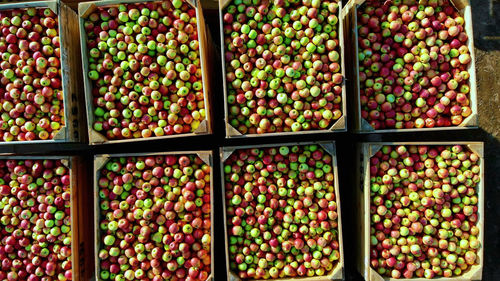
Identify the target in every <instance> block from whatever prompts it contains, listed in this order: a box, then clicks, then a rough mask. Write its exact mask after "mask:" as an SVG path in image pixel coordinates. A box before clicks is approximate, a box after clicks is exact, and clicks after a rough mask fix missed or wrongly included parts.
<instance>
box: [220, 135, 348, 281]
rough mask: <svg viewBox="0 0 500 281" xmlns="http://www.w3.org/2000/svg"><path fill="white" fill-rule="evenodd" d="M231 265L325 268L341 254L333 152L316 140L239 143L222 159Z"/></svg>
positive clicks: (260, 273)
mask: <svg viewBox="0 0 500 281" xmlns="http://www.w3.org/2000/svg"><path fill="white" fill-rule="evenodd" d="M224 180H225V185H224V187H225V199H226V214H227V219H228V220H227V225H228V229H227V232H228V233H227V235H228V242H229V245H228V247H229V248H228V249H229V257H228V258H229V262H230V270H231V271H232V272H234V273H236V274H237V276H238V277H239V278H241V279H247V278H250V279H277V278H291V277H312V276H325V275H328V274H330V273H331V271H332V270H333V268H334V267H335V266H336V265H337V264H338V262H339V260H340V258H341V257H340V255H341V253H340V250H339V240H338V233H339V231H340V230H339V226H338V210H337V200H338V198H336V195H335V187H334V174H333V167H332V157H331V156H330V155H329V154H328V153H327V152H326V151H324V150H323V148H322V147H320V146H318V145H301V146H297V145H294V146H281V147H272V148H262V149H260V148H253V149H239V150H236V151H235V152H234V153H233V154H232V155H231V156H230V157H229V158H228V159H227V160H226V161H225V162H224Z"/></svg>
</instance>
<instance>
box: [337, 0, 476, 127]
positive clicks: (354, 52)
mask: <svg viewBox="0 0 500 281" xmlns="http://www.w3.org/2000/svg"><path fill="white" fill-rule="evenodd" d="M449 1H450V2H451V3H452V4H453V5H454V6H455V8H457V10H458V11H459V13H460V15H462V16H463V17H464V19H465V32H466V33H467V36H468V37H469V40H468V41H467V47H468V48H469V52H470V56H471V58H472V60H471V63H470V64H469V67H468V69H467V71H468V72H469V74H470V78H469V86H470V93H469V100H470V104H471V109H472V114H471V115H470V116H469V117H467V118H465V119H464V120H463V121H462V123H461V124H460V125H459V126H450V127H434V128H411V129H383V130H375V129H374V128H373V127H372V126H371V125H370V124H369V123H368V121H366V120H365V119H363V118H361V102H360V82H359V63H358V53H359V45H358V29H357V22H358V17H357V9H358V7H359V6H361V5H362V4H363V3H364V2H365V0H349V2H348V3H347V5H346V7H345V9H344V10H345V11H343V13H344V20H345V25H346V26H347V27H346V29H347V30H348V31H346V32H347V34H348V35H347V36H346V41H347V45H349V46H354V48H350V54H349V55H348V58H350V60H351V61H352V63H353V65H354V68H351V69H349V74H348V79H349V80H351V81H352V85H350V86H351V87H350V88H349V89H352V93H350V95H351V96H352V97H353V104H352V108H351V110H352V112H354V114H353V115H354V117H353V119H354V131H355V132H356V133H396V132H422V131H443V130H458V129H476V128H477V127H478V124H479V123H478V122H479V121H478V110H477V82H476V63H475V61H476V55H475V50H474V32H473V30H472V11H471V6H470V3H469V0H449Z"/></svg>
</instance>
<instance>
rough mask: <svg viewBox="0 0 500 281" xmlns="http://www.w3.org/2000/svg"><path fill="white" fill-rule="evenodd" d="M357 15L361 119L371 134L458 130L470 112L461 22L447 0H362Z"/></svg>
mask: <svg viewBox="0 0 500 281" xmlns="http://www.w3.org/2000/svg"><path fill="white" fill-rule="evenodd" d="M417 2H418V3H417ZM357 16H358V23H357V28H358V35H359V37H358V46H359V54H358V60H359V82H360V103H361V117H362V118H363V119H365V120H367V121H368V122H369V124H370V125H371V126H372V127H373V128H374V129H375V130H378V129H410V128H434V127H450V126H459V125H460V124H462V122H463V121H464V120H465V119H466V118H467V117H469V116H470V115H471V114H472V113H473V112H472V109H471V104H470V102H471V101H470V97H469V93H470V91H471V88H470V83H469V79H470V75H471V74H470V73H469V72H468V71H467V69H468V67H469V65H470V63H471V60H472V59H471V50H469V48H468V44H467V43H468V36H467V33H466V31H465V24H466V23H465V20H464V18H463V17H462V16H461V15H460V14H459V13H458V11H457V10H456V9H455V7H454V6H453V5H452V4H451V3H450V1H449V0H424V1H414V0H413V1H401V0H390V1H373V0H368V1H366V2H365V3H364V4H362V5H361V6H360V8H359V9H358V13H357ZM467 24H471V23H467Z"/></svg>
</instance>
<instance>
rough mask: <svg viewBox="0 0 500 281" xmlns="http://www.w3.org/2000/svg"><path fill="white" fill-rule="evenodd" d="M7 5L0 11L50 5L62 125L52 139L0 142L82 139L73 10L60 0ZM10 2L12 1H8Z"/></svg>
mask: <svg viewBox="0 0 500 281" xmlns="http://www.w3.org/2000/svg"><path fill="white" fill-rule="evenodd" d="M7 2H9V4H0V11H4V10H12V9H23V8H50V9H51V10H52V11H53V12H54V13H55V14H57V15H58V18H59V30H58V32H59V37H60V42H61V57H60V61H61V81H62V90H63V100H64V102H63V104H64V120H65V125H64V126H62V127H61V129H60V131H59V132H58V133H57V134H56V135H55V136H54V138H53V139H47V140H33V141H12V142H4V141H1V142H0V145H2V144H34V143H62V142H80V141H83V140H84V138H85V137H84V135H85V134H84V133H83V132H84V130H83V126H84V124H85V123H84V122H83V121H84V119H83V112H82V111H83V108H82V107H81V104H83V99H82V96H81V93H80V89H82V87H83V86H82V84H81V81H80V79H79V78H78V74H77V71H75V70H76V69H80V45H79V43H78V42H79V37H78V34H77V33H76V32H75V30H76V29H77V26H78V19H77V15H76V13H75V12H74V11H73V10H72V9H71V8H70V7H68V6H67V5H66V4H64V3H62V2H60V0H50V1H32V2H23V1H10V0H8V1H7ZM12 2H14V3H12Z"/></svg>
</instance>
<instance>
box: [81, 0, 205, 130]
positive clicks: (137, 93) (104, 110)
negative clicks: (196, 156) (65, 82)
mask: <svg viewBox="0 0 500 281" xmlns="http://www.w3.org/2000/svg"><path fill="white" fill-rule="evenodd" d="M197 24H198V23H197V19H196V9H195V8H193V7H192V6H191V5H190V4H188V3H186V2H185V1H183V0H172V1H162V2H147V3H144V4H126V5H119V6H113V7H99V8H97V10H96V11H95V12H93V13H91V14H90V15H89V16H88V17H87V18H86V19H85V23H84V31H85V32H86V33H87V42H86V43H87V49H88V54H87V57H88V61H87V62H85V63H88V65H89V72H88V73H87V75H88V78H89V79H90V80H91V84H92V104H93V106H94V112H93V114H94V124H92V126H93V129H94V130H96V131H97V132H99V133H101V134H102V135H103V136H105V137H106V138H107V139H109V140H117V139H133V138H150V137H161V136H167V135H174V134H184V133H191V132H194V131H195V130H196V129H197V128H198V127H199V126H200V123H201V122H202V121H203V120H204V119H205V115H206V112H205V101H204V100H205V96H204V92H203V91H204V89H203V82H202V68H201V60H200V42H199V39H198V36H199V34H198V29H197V28H198V26H197Z"/></svg>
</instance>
